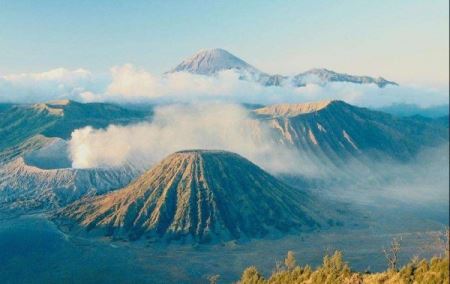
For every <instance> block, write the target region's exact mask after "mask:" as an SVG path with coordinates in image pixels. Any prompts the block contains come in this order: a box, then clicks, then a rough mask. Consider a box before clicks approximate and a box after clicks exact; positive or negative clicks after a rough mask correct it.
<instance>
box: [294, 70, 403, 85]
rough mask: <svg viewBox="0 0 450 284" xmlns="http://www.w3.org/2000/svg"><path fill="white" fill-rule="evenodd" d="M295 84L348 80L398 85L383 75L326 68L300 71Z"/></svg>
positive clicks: (350, 81) (356, 82) (351, 81)
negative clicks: (343, 71) (373, 75)
mask: <svg viewBox="0 0 450 284" xmlns="http://www.w3.org/2000/svg"><path fill="white" fill-rule="evenodd" d="M292 81H293V83H294V85H297V86H302V85H306V84H308V83H316V84H320V85H323V84H326V83H328V82H348V83H355V84H376V85H377V86H378V87H380V88H383V87H385V86H386V85H398V84H397V83H395V82H392V81H388V80H386V79H384V78H383V77H377V78H374V77H370V76H355V75H350V74H347V73H338V72H335V71H332V70H329V69H326V68H313V69H310V70H308V71H305V72H303V73H300V74H298V75H296V76H294V77H293V78H292Z"/></svg>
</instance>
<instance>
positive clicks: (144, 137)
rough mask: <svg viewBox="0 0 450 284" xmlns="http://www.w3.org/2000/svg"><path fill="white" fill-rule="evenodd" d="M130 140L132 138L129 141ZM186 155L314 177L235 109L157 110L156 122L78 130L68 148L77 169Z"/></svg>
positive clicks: (185, 107)
mask: <svg viewBox="0 0 450 284" xmlns="http://www.w3.org/2000/svg"><path fill="white" fill-rule="evenodd" d="M130 137H132V138H131V139H130ZM186 149H218V150H228V151H232V152H236V153H239V154H241V155H243V156H244V157H246V158H248V159H250V160H251V161H253V162H255V163H257V164H258V165H260V166H262V167H263V168H265V169H266V170H268V171H270V172H273V173H287V172H289V173H291V172H295V173H300V172H301V173H304V174H313V172H314V171H316V170H317V169H315V168H312V165H311V163H308V161H306V160H305V159H304V158H302V157H301V156H300V155H299V153H298V152H296V151H294V150H292V149H290V148H288V147H283V146H280V145H276V144H275V143H274V141H273V140H272V138H271V135H270V133H269V129H268V128H267V127H266V126H264V125H261V123H260V122H259V121H257V120H254V119H251V118H250V117H249V115H248V111H247V110H246V109H244V108H242V107H240V106H238V105H231V104H215V103H209V104H195V105H192V104H188V105H171V106H165V107H160V108H157V109H156V111H155V116H154V118H153V120H152V122H145V123H140V124H136V125H132V126H114V125H112V126H109V127H108V128H107V129H105V130H100V129H93V128H91V127H85V128H82V129H78V130H75V131H74V132H73V133H72V138H71V140H70V142H69V150H70V155H71V159H72V161H73V163H72V166H73V167H75V168H91V167H104V166H120V165H122V164H124V163H132V164H135V165H141V166H142V167H145V168H148V167H149V166H151V165H154V164H155V163H157V162H158V161H159V160H161V159H163V158H164V157H166V156H167V155H169V154H171V153H173V152H176V151H180V150H186Z"/></svg>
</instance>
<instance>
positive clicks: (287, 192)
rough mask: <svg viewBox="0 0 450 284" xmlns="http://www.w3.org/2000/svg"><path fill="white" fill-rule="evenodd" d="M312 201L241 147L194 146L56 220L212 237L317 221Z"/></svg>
mask: <svg viewBox="0 0 450 284" xmlns="http://www.w3.org/2000/svg"><path fill="white" fill-rule="evenodd" d="M312 203H313V201H312V199H311V198H310V197H309V196H308V195H307V194H305V193H302V192H301V191H298V190H296V189H293V188H291V187H289V186H287V185H285V184H283V183H281V182H280V181H278V180H277V179H275V178H274V177H272V176H271V175H269V174H268V173H266V172H264V171H263V170H262V169H260V168H259V167H258V166H256V165H254V164H253V163H251V162H250V161H248V160H246V159H244V158H243V157H241V156H239V155H237V154H234V153H230V152H224V151H206V150H192V151H182V152H177V153H174V154H172V155H170V156H169V157H167V158H166V159H164V160H163V161H162V162H160V163H159V164H158V165H156V166H155V167H153V168H152V169H150V170H149V171H148V172H146V173H145V174H143V175H142V176H141V177H140V178H138V179H137V180H136V181H135V182H133V183H132V184H130V185H129V186H127V187H125V188H124V189H122V190H119V191H117V192H113V193H110V194H107V195H105V196H100V197H96V198H89V199H84V200H81V201H80V202H77V203H74V204H72V205H70V206H68V207H66V208H65V209H64V210H62V211H61V212H59V213H58V214H57V215H56V220H60V221H62V222H60V223H66V224H67V223H69V224H70V222H71V221H76V222H77V223H79V224H81V226H82V227H87V229H88V230H92V229H102V230H106V233H107V234H108V235H112V236H116V237H117V236H123V237H128V238H130V239H136V238H139V237H141V236H142V235H147V236H155V237H161V238H167V239H179V238H187V239H193V240H194V241H198V242H207V241H211V240H227V239H237V238H246V237H262V236H264V235H266V234H268V233H270V232H279V231H281V232H286V231H289V230H290V229H294V230H298V229H305V230H307V229H312V228H315V227H318V226H320V224H321V223H322V220H323V219H322V218H321V217H319V215H318V214H316V213H314V210H312V208H313V207H315V206H317V204H312ZM64 219H65V221H66V222H64V221H63V220H64ZM67 221H69V222H67Z"/></svg>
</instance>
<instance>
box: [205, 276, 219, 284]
mask: <svg viewBox="0 0 450 284" xmlns="http://www.w3.org/2000/svg"><path fill="white" fill-rule="evenodd" d="M219 278H220V275H219V274H216V275H211V276H209V277H208V281H209V284H217V282H218V281H219Z"/></svg>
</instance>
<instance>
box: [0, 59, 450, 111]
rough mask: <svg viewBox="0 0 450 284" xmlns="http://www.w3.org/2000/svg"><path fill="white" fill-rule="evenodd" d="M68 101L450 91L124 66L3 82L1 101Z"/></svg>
mask: <svg viewBox="0 0 450 284" xmlns="http://www.w3.org/2000/svg"><path fill="white" fill-rule="evenodd" d="M61 98H70V99H74V100H79V101H83V102H93V101H112V102H119V103H121V102H127V103H133V102H156V103H157V102H192V101H200V100H202V101H204V100H221V101H227V102H239V103H242V102H244V103H258V104H270V103H280V102H303V101H316V100H323V99H340V100H344V101H346V102H349V103H352V104H356V105H360V106H369V107H381V106H387V105H390V104H392V103H410V104H417V105H420V106H424V107H426V106H431V105H440V104H448V87H444V88H431V87H421V86H387V87H385V88H378V87H377V86H376V85H371V84H364V85H358V84H352V83H328V84H326V85H324V86H320V85H316V84H310V85H307V86H306V87H300V88H295V87H292V86H283V87H264V86H261V85H259V84H257V83H254V82H247V81H243V80H239V76H238V74H236V73H234V72H233V71H224V72H221V73H219V74H218V75H217V76H214V77H207V76H201V75H193V74H189V73H172V74H165V75H154V74H151V73H150V72H148V71H146V70H144V69H140V68H137V67H135V66H133V65H130V64H126V65H123V66H116V67H113V68H111V70H110V74H109V75H107V76H105V75H97V74H93V73H91V72H89V71H87V70H84V69H78V70H67V69H64V68H59V69H55V70H51V71H48V72H43V73H31V74H19V75H7V76H1V77H0V101H1V102H23V103H33V102H42V101H46V100H52V99H61Z"/></svg>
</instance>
